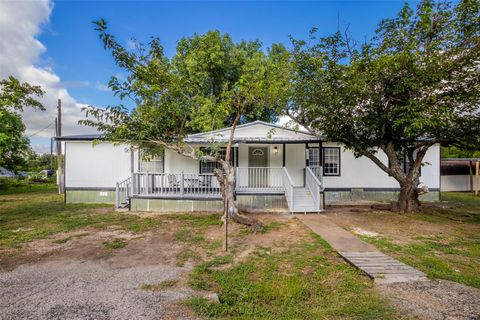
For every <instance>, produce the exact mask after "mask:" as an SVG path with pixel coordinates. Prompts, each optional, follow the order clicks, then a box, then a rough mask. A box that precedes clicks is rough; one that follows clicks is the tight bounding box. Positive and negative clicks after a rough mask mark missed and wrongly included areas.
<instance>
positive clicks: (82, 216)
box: [0, 191, 161, 249]
mask: <svg viewBox="0 0 480 320" xmlns="http://www.w3.org/2000/svg"><path fill="white" fill-rule="evenodd" d="M160 225H161V220H160V219H154V218H140V217H138V216H136V215H132V214H126V213H119V212H115V211H114V209H113V206H112V205H102V204H65V203H63V196H62V195H58V194H56V193H55V192H54V191H50V192H33V193H28V194H26V193H25V194H16V195H2V196H0V249H1V248H11V247H15V246H17V245H19V244H21V243H24V242H28V241H32V240H34V239H42V238H47V237H49V236H51V235H54V234H56V233H59V232H70V231H74V230H78V229H82V228H86V227H92V228H97V229H105V228H107V227H110V226H116V227H117V228H118V229H122V230H127V231H132V232H137V233H140V232H143V231H146V230H149V229H152V228H155V227H158V226H160ZM69 240H70V239H64V240H58V241H60V243H61V242H62V241H64V242H67V241H69Z"/></svg>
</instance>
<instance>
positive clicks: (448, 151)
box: [440, 146, 480, 158]
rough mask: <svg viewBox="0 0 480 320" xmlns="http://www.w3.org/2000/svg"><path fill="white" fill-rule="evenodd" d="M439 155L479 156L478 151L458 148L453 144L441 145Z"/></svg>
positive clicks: (453, 156)
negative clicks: (448, 145)
mask: <svg viewBox="0 0 480 320" xmlns="http://www.w3.org/2000/svg"><path fill="white" fill-rule="evenodd" d="M440 156H441V157H442V158H480V150H479V151H471V150H465V149H460V148H458V147H455V146H450V147H442V148H441V153H440Z"/></svg>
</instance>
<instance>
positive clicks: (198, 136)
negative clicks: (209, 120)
mask: <svg viewBox="0 0 480 320" xmlns="http://www.w3.org/2000/svg"><path fill="white" fill-rule="evenodd" d="M254 125H263V126H268V127H271V128H273V129H281V130H288V131H292V132H295V133H298V134H299V136H298V137H275V136H274V135H273V136H271V137H255V136H251V137H238V138H234V139H233V142H234V143H302V142H305V143H307V142H318V141H320V140H321V139H320V138H318V137H316V136H314V135H312V134H311V133H309V132H307V131H304V130H294V129H291V128H286V127H283V126H281V125H277V124H273V123H267V122H263V121H259V120H257V121H253V122H249V123H246V124H242V125H239V126H237V129H242V128H248V127H250V126H254ZM230 129H231V127H228V128H223V129H218V130H213V131H206V132H200V133H195V134H190V135H188V136H186V138H185V142H186V143H191V144H209V143H226V142H228V137H225V136H223V135H220V134H218V133H220V132H225V133H228V134H229V133H230V132H229V130H230ZM96 139H102V135H101V134H81V135H69V136H61V137H55V140H57V141H93V140H96Z"/></svg>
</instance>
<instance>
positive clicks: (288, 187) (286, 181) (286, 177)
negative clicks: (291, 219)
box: [282, 167, 294, 211]
mask: <svg viewBox="0 0 480 320" xmlns="http://www.w3.org/2000/svg"><path fill="white" fill-rule="evenodd" d="M282 183H283V188H284V189H285V198H286V199H287V204H288V209H289V210H290V211H292V210H293V208H294V207H293V204H294V203H293V202H294V191H293V190H294V184H293V179H292V177H291V176H290V173H288V170H287V168H285V167H283V175H282Z"/></svg>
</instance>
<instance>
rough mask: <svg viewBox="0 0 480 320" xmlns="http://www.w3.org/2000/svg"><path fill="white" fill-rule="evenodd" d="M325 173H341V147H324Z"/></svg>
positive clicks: (326, 174)
mask: <svg viewBox="0 0 480 320" xmlns="http://www.w3.org/2000/svg"><path fill="white" fill-rule="evenodd" d="M323 175H324V176H339V175H340V148H323Z"/></svg>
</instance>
